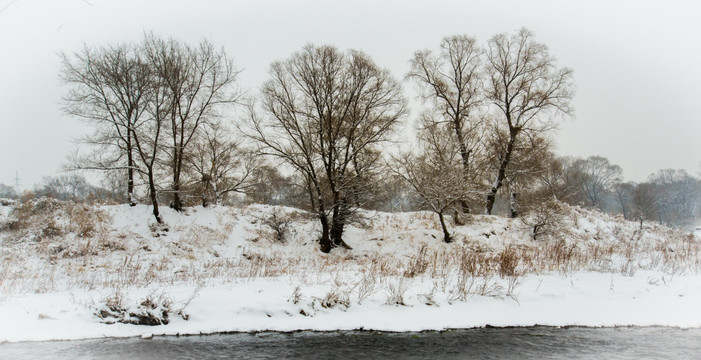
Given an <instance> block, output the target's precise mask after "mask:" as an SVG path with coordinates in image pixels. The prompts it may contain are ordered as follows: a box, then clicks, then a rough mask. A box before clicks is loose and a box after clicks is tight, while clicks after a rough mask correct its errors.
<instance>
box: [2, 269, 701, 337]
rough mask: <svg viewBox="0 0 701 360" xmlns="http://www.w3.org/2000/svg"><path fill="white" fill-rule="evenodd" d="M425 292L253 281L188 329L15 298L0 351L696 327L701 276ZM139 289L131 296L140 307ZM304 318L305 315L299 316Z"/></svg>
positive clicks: (79, 305)
mask: <svg viewBox="0 0 701 360" xmlns="http://www.w3.org/2000/svg"><path fill="white" fill-rule="evenodd" d="M423 285H427V286H430V284H428V282H426V281H423V282H422V281H417V282H416V283H414V284H412V286H411V287H410V288H409V289H408V290H407V293H406V296H405V299H406V305H405V306H400V305H387V304H386V303H385V301H384V294H383V292H382V291H380V292H378V294H376V295H375V296H373V297H371V298H368V299H366V300H365V301H364V302H363V303H362V305H359V304H357V302H352V303H351V304H350V305H349V307H348V308H345V307H341V306H337V307H334V308H323V307H318V306H317V307H316V308H315V307H314V306H313V305H311V304H312V303H313V301H314V299H318V298H320V297H322V296H324V293H325V291H327V290H328V286H305V287H303V288H302V289H301V290H300V293H301V294H302V295H301V299H300V301H299V302H298V303H297V304H294V303H293V302H291V301H289V296H290V294H291V293H293V292H294V289H295V287H296V286H297V285H296V284H294V283H291V281H290V279H279V278H278V279H259V280H256V281H248V282H240V283H230V284H224V285H218V286H210V287H204V288H201V289H200V290H199V294H198V295H197V297H196V298H194V299H193V300H192V302H191V303H190V304H189V306H188V307H187V308H186V311H187V312H188V313H189V314H190V315H191V317H190V319H189V320H188V321H185V320H183V319H181V318H177V317H173V318H172V321H171V322H170V323H169V324H168V325H159V326H140V325H128V324H119V323H118V324H112V325H108V324H103V323H100V322H99V319H98V318H97V317H96V316H94V315H93V311H92V309H93V308H94V306H93V302H97V301H98V299H99V298H100V297H101V296H102V294H104V290H103V291H102V292H100V291H93V292H82V291H80V292H78V291H76V292H59V293H47V294H28V295H15V296H10V297H6V298H4V299H2V300H1V301H2V302H1V303H0V318H2V319H4V321H3V325H2V326H0V342H3V341H7V342H19V341H45V340H76V339H87V338H102V337H133V336H144V335H147V336H148V335H199V334H214V333H226V332H259V331H281V332H290V331H300V330H312V331H335V330H361V329H362V330H375V331H392V332H414V331H424V330H446V329H459V328H474V327H485V326H494V327H512V326H518V327H523V326H536V325H540V326H556V327H565V326H586V327H613V326H667V327H680V328H698V327H701V310H700V309H699V307H698V304H701V276H698V275H694V276H675V277H674V278H671V277H669V276H666V275H659V274H656V273H653V272H640V273H638V274H636V275H635V276H632V277H628V276H622V275H617V274H613V275H612V274H601V273H574V274H571V275H568V276H561V275H545V276H527V277H525V278H524V279H523V283H522V284H521V285H520V286H519V290H518V292H517V293H516V294H515V295H514V297H503V296H500V297H491V296H473V297H470V298H468V299H467V301H450V300H448V299H447V298H446V297H441V296H437V297H436V299H435V302H436V303H435V304H434V305H426V304H424V303H422V302H421V301H420V299H421V295H420V294H422V292H423V291H425V290H427V288H426V286H423ZM149 291H152V290H147V289H132V290H131V291H130V292H129V295H128V297H130V298H133V299H140V297H142V296H146V295H147V292H149ZM160 291H161V292H163V293H166V294H168V296H170V297H172V299H173V302H174V304H176V305H177V304H178V303H179V302H182V301H185V299H187V298H189V297H190V296H191V295H192V292H193V291H195V287H193V286H184V285H181V286H166V287H163V288H160ZM301 310H305V312H306V313H307V316H304V315H302V314H300V311H301Z"/></svg>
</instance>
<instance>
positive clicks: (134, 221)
mask: <svg viewBox="0 0 701 360" xmlns="http://www.w3.org/2000/svg"><path fill="white" fill-rule="evenodd" d="M33 209H34V210H36V211H35V212H36V213H37V214H40V215H26V212H25V215H26V217H27V219H25V220H26V221H25V223H24V225H23V226H24V228H23V229H22V230H12V231H10V230H9V226H8V225H7V224H9V223H11V222H13V221H15V223H16V222H17V219H15V218H17V215H16V214H11V213H10V212H9V211H8V210H7V207H4V208H0V224H5V225H3V226H4V228H6V229H5V230H4V231H2V232H0V239H2V247H1V248H0V251H1V252H0V255H1V256H2V259H3V263H2V267H0V318H2V319H4V321H2V323H1V324H0V341H25V340H49V339H78V338H87V337H101V336H135V335H141V334H145V333H156V334H176V333H180V334H193V333H194V334H197V333H210V332H220V331H257V330H281V331H291V330H298V329H316V330H334V329H360V328H363V329H377V330H391V331H409V330H412V331H415V330H424V329H445V328H464V327H474V326H485V325H488V324H489V325H493V326H513V325H516V326H527V325H535V324H541V325H553V326H565V325H586V326H616V325H643V326H644V325H665V326H681V327H701V310H699V308H698V304H699V303H701V275H700V274H701V273H699V269H701V266H700V264H701V258H700V256H699V254H700V253H699V251H700V248H701V244H700V241H701V240H700V239H699V238H698V237H694V236H690V234H688V233H686V234H685V233H683V232H677V231H674V230H671V229H668V228H665V227H662V226H659V225H656V224H644V226H643V227H642V228H641V227H640V225H639V224H637V223H632V222H626V221H624V220H622V219H620V218H615V217H609V216H606V215H602V214H600V213H598V212H593V211H589V210H585V209H580V208H576V207H575V208H569V207H567V208H566V212H565V213H564V214H563V215H562V216H561V218H559V219H558V228H557V229H554V230H552V229H551V231H549V232H547V233H543V234H542V235H541V236H539V238H538V240H535V241H534V240H533V239H532V235H533V231H532V230H533V229H532V228H533V226H532V225H533V222H532V221H531V220H532V219H528V218H526V219H514V220H512V219H505V218H500V217H494V216H473V217H471V218H470V219H468V221H467V224H465V225H460V226H458V225H452V226H451V229H450V230H451V232H453V234H454V238H455V241H454V242H453V243H451V244H445V243H443V242H442V241H441V236H442V232H441V231H440V229H439V226H438V224H437V219H436V218H435V217H434V216H433V215H432V214H430V213H424V212H418V213H398V214H391V213H375V212H364V213H362V214H361V218H360V219H359V221H358V223H357V224H355V225H353V226H350V227H349V228H348V229H347V230H346V233H345V237H344V239H345V240H346V242H347V243H348V244H349V245H350V246H351V247H353V250H342V249H334V250H333V251H332V252H331V253H330V254H322V253H320V252H319V251H318V243H317V242H316V241H315V239H316V238H317V237H318V234H319V229H318V224H317V221H315V219H314V218H313V216H312V215H310V214H308V213H305V212H303V211H300V210H296V209H290V208H280V207H272V206H264V205H253V206H249V207H246V208H242V209H238V208H229V207H211V208H202V207H196V208H190V209H188V210H187V211H186V212H184V213H175V212H173V211H171V210H170V209H166V208H163V209H161V211H162V213H163V216H164V218H165V219H166V224H167V225H166V226H165V227H159V226H155V224H153V220H152V217H151V215H150V209H149V208H148V207H147V206H141V205H140V206H136V207H129V206H127V205H118V206H102V207H100V208H99V209H92V208H84V207H78V206H73V205H70V204H68V205H67V204H63V203H44V204H42V206H39V207H37V206H35V208H33ZM32 214H34V213H32ZM13 217H14V218H13ZM88 225H90V226H88ZM275 228H277V229H278V230H279V231H280V233H281V234H282V235H281V236H278V235H279V232H276V230H275ZM281 240H282V241H281ZM146 299H149V300H150V301H151V302H157V303H158V304H159V306H161V305H163V306H167V307H168V308H169V309H170V311H171V313H170V318H169V319H170V323H169V324H167V325H158V326H153V327H151V326H143V325H132V324H122V323H116V324H106V323H105V319H104V318H103V319H101V318H99V317H98V316H97V315H96V313H98V312H99V310H100V309H102V308H104V307H105V304H109V303H115V302H116V303H119V304H120V305H121V306H123V307H124V308H125V309H127V308H128V309H134V308H137V307H138V306H139V304H142V303H144V300H146ZM159 309H160V308H159ZM180 310H182V311H180ZM179 312H180V313H181V314H186V315H187V316H186V317H188V320H184V318H183V316H181V315H179V314H178V313H179Z"/></svg>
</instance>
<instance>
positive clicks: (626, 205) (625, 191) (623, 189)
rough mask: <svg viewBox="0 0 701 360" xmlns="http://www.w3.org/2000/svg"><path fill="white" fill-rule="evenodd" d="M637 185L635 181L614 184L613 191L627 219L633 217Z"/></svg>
mask: <svg viewBox="0 0 701 360" xmlns="http://www.w3.org/2000/svg"><path fill="white" fill-rule="evenodd" d="M635 186H636V185H635V183H632V182H625V183H624V182H619V183H617V184H614V185H613V193H614V195H615V196H616V202H618V206H620V208H621V214H623V218H624V219H626V220H628V219H630V218H631V209H632V202H633V190H634V189H635Z"/></svg>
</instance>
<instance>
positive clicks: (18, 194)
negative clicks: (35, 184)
mask: <svg viewBox="0 0 701 360" xmlns="http://www.w3.org/2000/svg"><path fill="white" fill-rule="evenodd" d="M15 192H16V193H17V196H20V192H19V171H15Z"/></svg>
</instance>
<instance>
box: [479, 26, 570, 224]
mask: <svg viewBox="0 0 701 360" xmlns="http://www.w3.org/2000/svg"><path fill="white" fill-rule="evenodd" d="M485 71H486V73H487V77H488V80H487V81H486V86H485V90H486V97H487V99H488V100H489V101H490V102H491V103H492V104H493V106H494V107H495V108H496V109H498V113H499V114H500V115H499V118H500V119H499V121H500V122H501V123H502V124H505V128H506V129H507V131H508V137H507V138H506V139H505V141H506V143H505V146H504V147H503V152H502V153H501V154H499V167H498V168H497V170H496V174H494V181H493V183H492V186H491V189H490V191H489V192H488V195H487V201H486V209H485V212H486V213H487V214H491V213H492V207H493V206H494V201H495V200H496V194H497V192H498V191H499V189H500V188H501V186H502V185H503V182H504V179H505V178H506V175H507V170H508V167H509V165H510V164H511V158H512V155H513V151H514V146H515V144H516V142H517V140H518V139H519V138H520V137H521V136H524V134H528V133H542V132H546V131H548V130H551V129H553V128H555V126H556V123H555V122H554V118H553V117H552V116H549V115H553V114H554V113H562V114H570V113H571V112H572V108H571V106H570V101H571V98H572V96H573V84H572V70H570V69H568V68H558V67H557V66H556V65H555V58H553V57H552V56H550V54H549V52H548V48H547V47H546V46H545V45H543V44H541V43H539V42H536V41H535V40H534V38H533V33H531V32H530V31H528V30H527V29H520V30H519V31H517V32H516V33H515V34H513V35H511V36H509V35H506V34H499V35H496V36H494V37H493V38H492V39H491V40H490V41H489V47H488V51H487V62H486V69H485Z"/></svg>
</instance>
